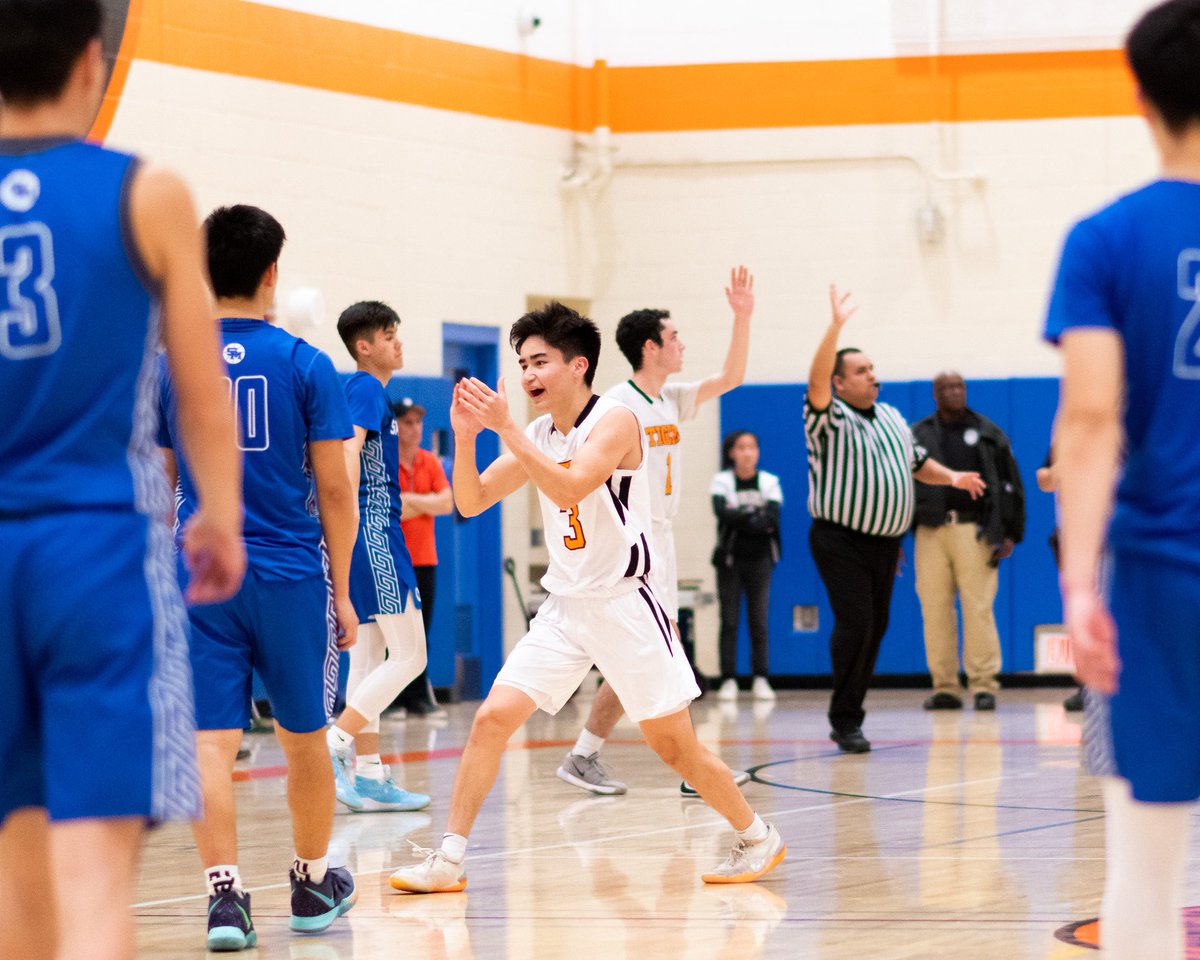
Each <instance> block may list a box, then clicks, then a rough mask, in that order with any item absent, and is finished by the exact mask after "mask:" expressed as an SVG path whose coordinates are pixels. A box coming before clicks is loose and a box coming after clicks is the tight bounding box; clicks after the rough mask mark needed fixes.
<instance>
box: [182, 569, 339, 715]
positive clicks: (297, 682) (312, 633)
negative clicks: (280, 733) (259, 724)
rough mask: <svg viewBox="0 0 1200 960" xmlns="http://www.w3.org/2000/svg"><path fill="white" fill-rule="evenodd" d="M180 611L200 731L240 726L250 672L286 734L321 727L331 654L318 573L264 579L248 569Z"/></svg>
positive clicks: (331, 675) (328, 601)
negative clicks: (221, 590) (205, 602)
mask: <svg viewBox="0 0 1200 960" xmlns="http://www.w3.org/2000/svg"><path fill="white" fill-rule="evenodd" d="M188 615H189V617H190V618H191V621H192V672H193V674H194V675H195V678H196V726H197V727H198V728H199V729H200V730H235V729H241V728H242V727H244V726H246V724H247V723H248V722H249V721H250V697H251V681H252V678H253V672H254V671H255V670H257V671H258V674H259V676H260V677H261V678H262V681H263V685H264V686H265V687H266V688H267V696H268V697H269V698H270V700H271V709H272V711H273V712H274V714H275V719H276V721H277V722H278V723H279V725H280V726H282V727H283V728H284V729H285V730H288V731H290V732H292V733H311V732H312V731H314V730H320V729H321V728H322V727H323V726H325V724H326V723H327V722H328V720H329V715H330V713H331V711H332V710H333V698H334V695H335V694H336V692H337V671H338V658H337V639H336V628H335V626H334V623H335V621H334V616H333V602H332V597H331V595H330V592H329V586H328V584H327V582H326V581H325V578H324V577H321V576H317V577H309V578H306V579H303V580H268V579H265V578H263V577H262V576H260V575H259V574H258V573H257V572H256V571H255V570H254V569H253V568H251V569H249V570H247V571H246V578H245V580H243V581H242V588H241V590H239V591H238V593H237V594H236V595H235V596H234V597H232V598H231V599H229V600H226V601H225V602H224V603H218V604H212V605H209V606H199V607H192V608H191V609H190V610H189V611H188Z"/></svg>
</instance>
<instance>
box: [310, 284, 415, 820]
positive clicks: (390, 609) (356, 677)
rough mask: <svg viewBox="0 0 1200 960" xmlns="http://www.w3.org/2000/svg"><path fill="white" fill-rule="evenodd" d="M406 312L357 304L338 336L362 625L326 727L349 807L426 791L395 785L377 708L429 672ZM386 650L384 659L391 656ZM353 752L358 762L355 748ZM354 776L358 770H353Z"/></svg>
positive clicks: (353, 586) (377, 806) (400, 804)
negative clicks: (339, 703) (347, 362)
mask: <svg viewBox="0 0 1200 960" xmlns="http://www.w3.org/2000/svg"><path fill="white" fill-rule="evenodd" d="M399 324H400V318H399V317H398V316H396V311H394V310H393V309H392V308H391V307H389V306H388V305H387V304H386V303H380V302H379V301H377V300H368V301H363V302H361V303H355V304H352V305H351V306H349V307H347V308H346V309H345V310H343V311H342V315H341V316H340V317H339V318H338V333H339V334H340V335H341V337H342V342H343V343H345V344H346V349H347V350H349V351H350V355H351V356H352V357H354V361H355V363H356V364H357V365H358V372H357V373H355V374H354V376H352V377H351V378H350V379H349V380H348V381H347V382H346V399H347V401H348V402H349V405H350V418H351V419H352V420H353V421H354V436H353V437H352V438H351V439H349V440H347V441H346V466H347V468H348V470H349V473H350V486H351V488H357V492H358V539H357V540H356V541H355V544H354V562H353V564H352V565H351V568H350V596H351V598H352V599H353V600H354V612H355V613H356V614H357V615H358V618H359V620H360V621H361V624H360V626H359V629H358V642H357V643H356V644H355V645H354V647H352V648H351V650H350V676H349V682H348V683H347V687H346V709H345V710H344V711H343V712H342V715H341V716H340V717H338V720H337V723H335V724H334V725H333V726H332V727H330V728H329V732H328V734H327V741H328V744H329V752H330V754H331V755H332V757H333V767H334V773H335V778H336V782H337V798H338V800H340V801H341V802H342V803H344V804H345V805H346V806H348V807H349V808H350V809H351V810H354V811H364V810H422V809H424V808H425V807H427V806H429V797H427V796H426V795H425V794H423V793H410V792H409V791H407V790H404V789H402V788H401V787H400V786H398V785H397V784H396V782H395V780H394V779H393V778H392V775H391V771H390V770H389V768H388V766H387V765H386V764H384V763H383V761H382V760H381V759H380V756H379V715H380V714H381V713H382V712H383V711H384V709H385V708H386V707H387V705H388V704H389V703H391V702H392V701H393V700H395V699H396V697H398V696H399V695H400V693H401V691H402V690H403V689H404V688H405V687H407V686H408V685H409V683H411V682H412V681H413V680H414V679H415V678H416V677H418V676H419V675H420V673H421V671H422V670H424V669H425V624H424V622H423V621H422V619H421V593H420V591H419V590H418V589H417V578H416V575H415V574H414V573H413V565H412V560H411V558H410V557H409V555H408V547H407V546H405V543H404V534H403V532H402V531H401V529H400V444H399V436H398V432H397V428H396V415H395V414H394V413H393V412H392V407H391V404H390V403H389V402H388V397H387V392H386V391H385V390H384V386H385V385H386V384H387V382H388V380H390V379H391V376H392V374H393V373H395V372H396V371H397V370H399V369H400V368H401V367H402V366H404V348H403V345H402V344H401V343H400V339H399V338H398V337H397V336H396V332H397V331H396V328H397V327H398V326H399ZM385 655H386V659H385ZM352 751H354V752H356V754H357V756H356V758H355V760H356V762H355V767H354V768H352V767H351V762H350V758H351V752H352ZM355 773H357V776H354V774H355Z"/></svg>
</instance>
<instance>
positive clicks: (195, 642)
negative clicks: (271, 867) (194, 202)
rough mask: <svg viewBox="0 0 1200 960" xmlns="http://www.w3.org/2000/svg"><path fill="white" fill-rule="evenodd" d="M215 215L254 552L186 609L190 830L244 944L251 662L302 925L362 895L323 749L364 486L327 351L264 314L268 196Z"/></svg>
mask: <svg viewBox="0 0 1200 960" xmlns="http://www.w3.org/2000/svg"><path fill="white" fill-rule="evenodd" d="M204 229H205V239H206V242H207V249H208V270H209V276H210V279H211V282H212V287H213V290H214V292H215V293H216V296H217V316H219V317H220V318H221V321H220V331H221V338H222V341H223V344H224V346H223V356H224V358H225V363H226V364H227V366H228V374H227V376H226V378H225V386H226V390H227V391H228V392H229V395H230V396H231V397H232V399H233V406H234V413H235V417H236V419H237V421H238V428H239V435H240V439H239V445H240V447H241V448H242V451H243V453H244V457H245V465H244V473H245V481H244V491H243V494H244V498H245V503H246V516H245V540H246V552H247V555H248V557H249V567H248V569H247V571H246V579H245V582H244V583H243V584H242V588H241V590H240V591H239V592H238V594H237V595H236V596H235V597H233V599H231V600H229V601H227V602H225V603H222V604H219V605H214V606H208V607H198V608H194V609H192V610H191V611H190V617H191V622H192V657H191V659H192V670H193V672H194V674H195V678H196V726H197V728H198V731H199V732H198V733H197V743H198V754H199V761H200V779H201V785H202V787H203V791H204V817H203V818H202V819H201V820H199V821H197V823H196V824H195V827H194V832H195V836H196V847H197V848H198V850H199V853H200V859H201V862H202V864H203V866H204V875H205V881H206V883H207V884H208V890H209V897H210V900H209V912H208V945H209V949H214V950H237V949H242V948H244V947H249V946H253V945H254V943H255V940H256V939H257V937H256V934H255V932H254V926H253V923H252V922H251V920H250V897H249V894H247V893H245V891H244V888H243V886H242V880H241V875H240V873H239V871H238V866H237V821H236V814H235V808H234V794H233V782H232V779H231V774H232V773H233V764H234V760H235V759H236V757H237V752H238V746H239V744H240V743H241V736H242V729H243V728H244V727H245V726H246V723H247V722H248V720H249V708H250V683H251V674H252V671H253V670H257V671H258V673H259V675H260V676H261V677H262V679H263V682H264V683H265V685H266V688H267V692H268V695H269V696H270V699H271V706H272V708H273V709H274V712H275V721H276V733H277V734H278V737H279V742H280V744H281V746H282V747H283V751H284V754H285V755H286V757H287V765H288V806H289V808H290V809H291V813H292V835H293V839H294V842H295V851H296V856H295V860H294V862H293V864H292V871H291V886H292V917H291V927H292V929H293V930H297V931H302V932H316V931H320V930H323V929H325V928H326V927H328V926H329V925H330V924H331V923H332V922H333V921H334V920H335V919H336V918H337V917H338V916H340V915H341V914H343V913H345V912H346V911H347V910H349V909H350V907H351V906H352V905H353V903H354V898H355V896H356V891H355V889H354V881H353V879H352V877H351V876H350V873H349V871H347V870H346V869H344V868H341V867H330V866H329V865H328V856H327V852H328V845H329V836H330V833H331V832H332V830H333V808H334V798H333V771H332V770H331V769H330V766H329V755H328V753H327V752H326V749H325V724H326V722H327V720H328V714H329V711H330V710H331V709H332V707H333V694H334V691H335V688H336V680H337V653H338V646H339V641H338V638H339V637H340V645H341V646H342V647H346V646H349V645H351V644H352V643H353V642H354V636H355V628H356V626H357V623H358V621H357V619H356V617H355V615H354V607H353V605H352V604H351V602H350V584H349V579H350V557H351V553H352V551H353V548H354V535H355V523H354V501H353V498H352V494H351V491H350V483H349V478H348V477H347V475H346V466H345V458H344V456H343V453H342V442H343V441H344V440H345V439H346V438H347V437H349V436H350V435H351V432H352V431H351V428H350V417H349V413H348V411H347V409H346V399H345V396H344V394H343V392H342V388H341V384H340V383H339V382H338V379H337V374H336V373H335V372H334V369H333V363H332V361H331V360H330V359H329V357H328V356H326V355H325V354H324V353H322V352H321V351H320V350H318V349H316V348H315V347H312V346H310V345H309V344H307V343H305V342H304V341H303V340H300V339H298V338H296V337H293V336H292V335H291V334H289V333H287V332H285V331H283V330H280V329H279V328H278V327H274V326H272V325H271V324H270V323H268V322H267V320H266V319H265V318H266V316H267V314H268V312H269V311H270V310H271V307H272V304H273V302H274V299H275V288H276V284H277V281H278V278H279V264H278V261H279V254H280V251H281V250H282V248H283V243H284V239H285V238H284V232H283V228H282V227H281V226H280V225H279V222H278V221H277V220H275V218H274V217H272V216H271V215H270V214H268V213H266V212H265V211H263V210H260V209H258V208H257V207H250V206H234V207H222V208H220V209H218V210H216V211H214V212H213V213H212V214H210V215H209V217H208V219H207V220H205V222H204ZM176 398H177V393H176V390H175V388H174V383H173V380H172V379H171V378H167V377H164V378H163V381H162V405H163V410H164V416H163V425H164V428H163V432H162V434H161V435H160V443H161V444H162V445H163V447H164V448H173V447H175V443H174V437H175V431H174V427H175V424H176V423H177V418H176ZM172 462H173V464H175V465H177V467H178V475H179V492H178V496H177V502H178V515H179V521H180V523H181V524H186V522H187V521H188V518H189V516H190V515H191V512H192V510H193V508H194V504H195V487H194V484H193V479H192V478H193V474H192V470H191V469H190V460H189V459H188V458H186V457H185V458H182V459H180V458H177V457H175V458H173V457H171V456H170V454H169V453H168V463H169V464H171V463H172ZM314 494H315V499H314ZM318 505H319V507H320V519H318V517H317V513H316V510H315V508H316V506H318ZM322 534H323V535H324V542H325V544H326V545H327V547H328V558H329V559H328V567H329V571H328V572H329V578H330V580H331V581H332V598H331V597H330V591H329V588H328V586H327V584H326V577H325V570H324V564H323V560H322V549H321V545H322ZM330 599H332V608H331V607H330Z"/></svg>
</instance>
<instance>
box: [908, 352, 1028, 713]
mask: <svg viewBox="0 0 1200 960" xmlns="http://www.w3.org/2000/svg"><path fill="white" fill-rule="evenodd" d="M933 398H934V401H935V403H936V404H937V409H936V410H935V411H934V412H933V413H932V414H931V415H930V416H928V417H926V418H925V419H924V420H922V421H920V422H919V423H917V424H915V425H914V426H913V428H912V429H913V436H914V437H915V438H916V441H917V443H919V444H921V445H922V446H923V447H924V448H925V449H926V450H927V451H928V452H929V455H930V456H931V457H933V458H934V459H936V460H939V461H940V462H942V463H944V464H945V465H946V466H948V467H949V468H950V469H952V470H974V471H978V472H979V474H980V475H981V476H982V477H983V479H984V482H985V483H986V484H987V493H986V494H985V495H984V497H983V498H982V499H980V500H972V499H971V498H970V497H969V496H968V495H967V494H966V493H963V492H962V491H959V490H955V489H953V488H949V487H935V486H930V485H929V484H925V483H920V482H918V483H917V486H916V494H917V502H916V513H915V518H914V527H915V533H916V544H917V545H916V566H917V596H918V597H920V599H921V613H922V615H923V617H924V620H925V657H926V660H927V661H928V663H929V672H930V674H931V675H932V677H933V695H932V696H931V697H929V698H928V699H927V700H926V701H925V704H924V706H925V709H926V710H959V709H961V708H962V705H963V704H962V698H961V694H962V687H961V685H960V683H959V679H958V619H957V616H956V614H955V609H954V599H955V596H956V595H957V597H958V599H959V601H960V603H961V606H962V612H963V656H962V664H963V669H964V670H965V672H966V674H967V687H968V690H969V692H970V693H971V695H972V696H973V697H974V705H975V709H976V710H994V709H996V691H997V690H998V689H999V683H998V681H997V680H996V675H997V674H998V673H999V672H1000V637H999V634H998V633H997V632H996V618H995V615H994V614H993V612H992V603H993V602H994V601H995V599H996V586H997V583H998V573H999V569H998V568H999V566H1000V561H1001V560H1004V559H1006V558H1007V557H1009V556H1010V555H1011V554H1012V551H1013V546H1014V545H1015V544H1017V543H1020V541H1021V537H1022V536H1023V535H1024V532H1025V491H1024V488H1023V487H1022V485H1021V474H1020V472H1019V471H1018V469H1017V462H1016V460H1015V459H1014V458H1013V454H1012V447H1011V446H1010V444H1009V442H1008V437H1006V436H1005V435H1004V431H1002V430H1001V429H1000V428H999V427H998V426H996V424H994V423H992V421H991V420H989V419H988V418H987V417H985V416H982V415H981V414H978V413H976V412H975V411H974V410H971V409H969V408H968V407H967V387H966V384H965V383H964V382H963V378H962V376H961V375H959V374H957V373H941V374H939V375H938V376H937V378H936V379H935V380H934V381H933Z"/></svg>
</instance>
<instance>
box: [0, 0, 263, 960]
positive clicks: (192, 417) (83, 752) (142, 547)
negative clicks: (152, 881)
mask: <svg viewBox="0 0 1200 960" xmlns="http://www.w3.org/2000/svg"><path fill="white" fill-rule="evenodd" d="M100 28H101V12H100V8H99V5H98V3H97V2H96V0H40V2H38V3H30V2H28V0H0V98H2V99H3V100H4V106H3V109H2V110H0V410H3V411H4V429H3V430H2V431H0V544H2V545H3V547H2V549H0V591H3V597H2V598H0V767H2V769H3V770H4V773H3V775H2V776H0V956H3V957H20V958H22V960H40V958H48V957H51V956H54V957H59V958H91V960H115V958H131V957H133V955H134V949H135V946H134V935H133V923H132V917H131V914H130V911H129V903H130V901H131V900H132V897H133V887H134V879H135V874H136V869H137V861H138V854H139V849H140V845H141V840H142V835H143V832H144V830H145V827H146V825H147V823H148V822H150V821H160V820H166V819H172V818H174V819H182V818H190V817H192V816H194V815H195V814H196V813H197V811H198V810H199V789H198V783H197V777H196V767H195V753H194V737H193V719H192V690H191V676H190V672H189V669H188V662H187V620H186V615H185V612H184V606H183V602H182V600H181V597H180V594H179V587H178V582H177V580H176V576H175V565H174V560H173V557H172V555H171V547H170V533H169V531H168V529H167V527H166V524H165V523H164V520H165V518H166V516H167V514H168V513H169V509H170V495H169V490H168V488H167V484H166V481H165V478H164V477H163V472H162V467H161V462H160V460H159V458H158V453H157V450H156V448H155V446H154V424H155V406H154V383H155V352H156V349H157V345H158V344H159V342H160V340H161V342H162V343H164V344H165V346H166V351H167V362H168V363H169V364H170V365H171V367H172V370H173V372H174V375H175V377H176V378H177V382H178V385H179V407H180V419H179V425H180V431H181V439H182V441H183V443H184V444H185V445H186V446H187V449H188V453H189V456H190V457H191V459H192V461H193V462H194V464H195V477H196V485H197V490H198V500H199V504H200V506H199V508H198V509H197V510H196V511H195V512H194V514H193V515H192V517H191V522H190V523H189V525H188V527H187V528H186V530H185V533H184V558H185V562H186V563H187V564H188V565H189V566H190V567H191V569H192V583H191V588H190V598H191V599H192V600H195V601H212V600H219V599H223V598H225V597H227V596H229V595H230V594H232V593H233V591H234V590H236V589H237V585H238V582H239V581H240V579H241V575H242V570H243V569H244V565H245V555H244V552H243V550H242V545H241V538H240V522H241V505H240V498H239V478H238V469H239V468H238V462H239V461H238V454H237V450H236V448H235V446H234V443H233V431H232V420H231V417H230V414H229V410H228V408H227V406H226V404H225V403H224V400H223V391H221V389H220V387H219V384H218V379H217V378H218V377H219V376H220V360H219V347H218V344H217V339H216V334H215V331H214V330H213V329H212V325H211V323H210V322H209V319H208V294H207V291H206V290H205V287H204V273H203V257H202V254H201V250H200V244H199V233H198V231H197V229H196V215H195V210H194V207H193V206H192V201H191V197H190V196H189V194H188V191H187V188H186V187H185V186H184V185H183V182H182V181H181V180H180V179H179V178H178V177H177V176H175V175H174V174H173V173H170V172H168V171H164V170H161V169H154V168H149V167H143V166H141V165H140V164H139V163H138V161H137V160H136V159H135V158H134V157H131V156H128V155H126V154H122V153H117V152H115V151H110V150H105V149H102V148H100V147H96V146H91V145H88V144H85V143H83V142H82V141H81V139H80V138H81V137H83V136H84V135H85V134H86V133H87V131H88V128H89V126H90V125H91V120H92V117H93V116H94V115H95V112H96V109H97V107H98V106H99V103H100V97H101V94H102V92H103V89H104V82H105V75H106V71H105V67H104V60H103V57H102V55H101V49H100V39H99V37H100ZM160 311H161V314H162V316H161V322H160Z"/></svg>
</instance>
